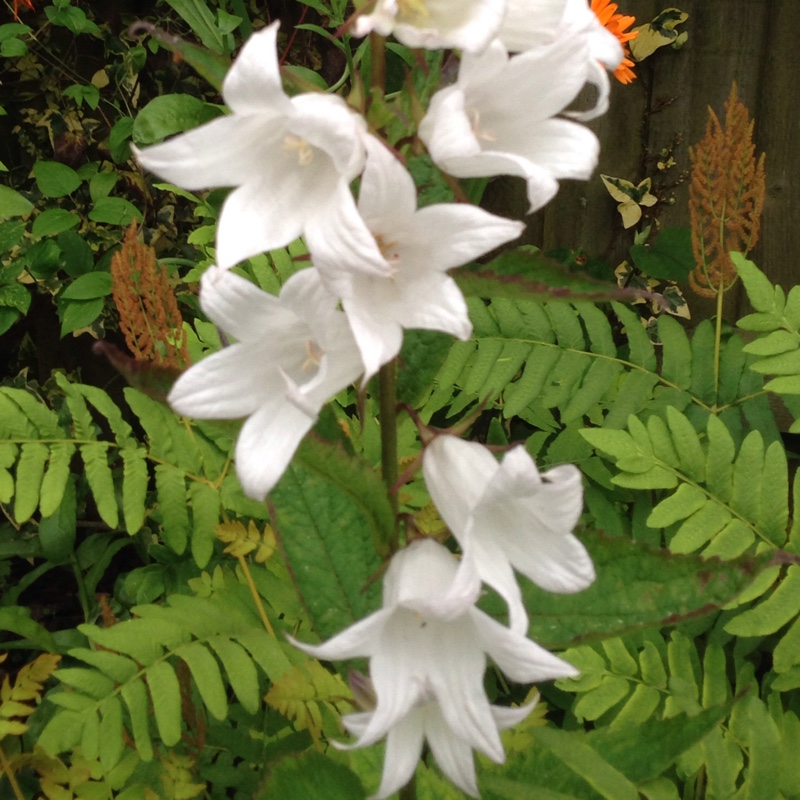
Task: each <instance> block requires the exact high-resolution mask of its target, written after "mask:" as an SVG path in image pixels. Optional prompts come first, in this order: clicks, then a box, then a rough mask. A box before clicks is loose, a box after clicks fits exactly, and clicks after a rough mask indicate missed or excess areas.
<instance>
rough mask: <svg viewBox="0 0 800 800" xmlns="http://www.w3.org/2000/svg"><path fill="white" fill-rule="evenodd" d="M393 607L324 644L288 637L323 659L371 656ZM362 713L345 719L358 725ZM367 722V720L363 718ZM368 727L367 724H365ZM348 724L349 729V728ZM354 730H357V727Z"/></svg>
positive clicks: (309, 652)
mask: <svg viewBox="0 0 800 800" xmlns="http://www.w3.org/2000/svg"><path fill="white" fill-rule="evenodd" d="M392 613H393V609H391V608H382V609H381V610H380V611H376V612H375V613H373V614H370V615H369V616H368V617H365V618H364V619H362V620H359V621H358V622H354V623H353V624H352V625H351V626H350V627H349V628H345V629H344V630H343V631H342V632H341V633H338V634H336V636H334V637H333V638H332V639H328V641H327V642H323V643H322V644H306V643H305V642H300V641H298V640H297V639H295V638H294V637H293V636H290V635H289V634H286V638H287V639H288V640H289V641H290V642H291V643H292V644H293V645H294V646H295V647H298V648H300V650H302V651H303V652H305V653H308V654H309V655H312V656H314V658H318V659H320V660H323V661H338V660H341V659H349V658H360V657H362V656H371V655H372V654H373V653H374V651H375V647H376V645H377V643H378V641H379V638H380V633H381V631H382V630H383V627H384V626H385V625H386V623H387V620H388V619H389V618H390V617H391V615H392ZM360 716H361V715H357V714H353V715H350V717H345V721H347V720H349V719H350V720H352V722H353V725H357V724H358V722H359V720H357V719H355V718H356V717H360ZM365 716H369V715H365ZM361 721H362V722H366V720H361ZM365 727H366V726H365ZM349 729H350V728H349V725H348V730H349ZM353 732H356V731H355V729H354V730H353Z"/></svg>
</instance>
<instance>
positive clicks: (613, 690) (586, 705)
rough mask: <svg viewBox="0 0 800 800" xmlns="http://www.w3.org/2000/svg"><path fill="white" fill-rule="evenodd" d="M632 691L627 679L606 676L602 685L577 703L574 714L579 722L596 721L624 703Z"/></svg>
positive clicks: (587, 693) (583, 696) (584, 695)
mask: <svg viewBox="0 0 800 800" xmlns="http://www.w3.org/2000/svg"><path fill="white" fill-rule="evenodd" d="M630 691H631V684H630V682H629V681H627V680H625V678H621V677H617V676H616V675H605V676H604V677H603V678H602V680H601V681H600V684H599V685H598V686H597V687H596V688H594V689H591V690H590V691H588V692H586V693H585V694H583V695H582V697H581V698H580V700H578V702H577V703H575V706H574V708H573V709H572V710H573V713H574V714H575V716H576V717H577V718H578V720H580V721H583V720H590V721H594V720H597V719H599V718H600V717H602V716H603V714H605V713H606V712H607V711H609V709H611V708H613V707H614V706H615V705H617V704H618V703H620V702H622V700H624V699H625V698H626V697H627V696H628V695H629V694H630Z"/></svg>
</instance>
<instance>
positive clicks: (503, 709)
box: [492, 693, 539, 731]
mask: <svg viewBox="0 0 800 800" xmlns="http://www.w3.org/2000/svg"><path fill="white" fill-rule="evenodd" d="M538 704H539V694H538V693H537V695H536V698H535V699H534V700H533V701H532V702H530V703H527V704H526V705H524V706H519V707H518V708H510V707H508V706H492V718H493V719H494V721H495V724H496V725H497V728H498V730H501V731H504V730H506V729H507V728H513V727H514V726H515V725H519V723H520V722H522V720H524V719H525V717H527V716H528V714H530V713H531V711H533V709H534V708H536V706H537V705H538Z"/></svg>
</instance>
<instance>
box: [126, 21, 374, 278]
mask: <svg viewBox="0 0 800 800" xmlns="http://www.w3.org/2000/svg"><path fill="white" fill-rule="evenodd" d="M277 32H278V23H277V22H276V23H273V24H272V25H270V26H269V27H267V28H265V29H264V30H263V31H260V32H259V33H256V34H254V35H253V36H251V37H250V39H249V40H248V41H247V43H246V44H245V46H244V47H243V48H242V51H241V53H240V54H239V56H238V58H237V59H236V61H234V63H233V66H232V67H231V69H230V70H229V72H228V74H227V75H226V76H225V81H224V83H223V85H222V95H223V97H224V99H225V102H226V103H227V104H228V106H229V107H230V109H231V110H232V112H233V113H232V114H231V115H229V116H225V117H220V118H218V119H215V120H212V121H211V122H208V123H206V124H205V125H202V126H200V127H199V128H196V129H195V130H192V131H188V132H187V133H183V134H180V135H179V136H176V137H174V138H173V139H170V140H169V141H167V142H164V143H163V144H158V145H154V146H153V147H148V148H145V149H144V150H138V151H136V157H137V158H138V160H139V161H140V163H141V164H142V165H143V166H145V167H147V169H149V170H151V171H153V172H155V173H156V174H157V175H160V176H161V177H162V178H165V179H166V180H168V181H171V182H172V183H174V184H176V185H178V186H182V187H183V188H184V189H208V188H212V187H217V186H234V187H236V188H235V189H234V190H233V191H232V192H231V194H230V195H229V196H228V198H227V199H226V200H225V204H224V205H223V207H222V213H221V216H220V219H219V225H218V228H217V263H218V265H219V266H221V267H230V266H233V265H234V264H236V263H237V262H239V261H242V260H244V259H245V258H249V257H250V256H253V255H256V254H257V253H261V252H264V251H268V250H273V249H275V248H279V247H284V246H286V245H287V244H289V243H290V242H292V241H293V240H294V239H296V238H298V237H299V236H301V235H304V236H305V238H306V243H307V245H308V247H309V250H310V251H311V252H312V253H314V252H315V251H317V250H318V251H319V252H321V253H329V254H330V255H331V257H333V256H338V257H340V258H341V259H342V260H343V261H344V260H345V259H347V263H348V264H349V266H350V268H351V269H362V270H367V271H370V270H371V271H378V272H385V271H387V270H388V266H387V265H386V263H385V262H384V260H383V259H382V258H381V255H380V252H379V251H378V250H377V248H376V246H375V240H374V239H373V238H372V236H370V234H369V232H368V231H367V229H366V228H365V226H364V223H363V221H362V220H361V217H360V216H359V214H358V212H357V211H356V207H355V201H354V199H353V196H352V194H351V192H350V187H349V184H350V182H351V181H352V180H353V179H354V178H355V177H356V176H358V175H359V174H360V173H361V170H362V169H363V167H364V160H365V157H366V155H365V151H364V145H363V141H362V137H363V135H364V131H365V130H366V124H365V122H364V120H363V119H362V118H361V117H359V116H357V115H356V114H354V113H353V112H352V111H350V109H348V107H347V105H346V103H345V102H344V101H343V100H342V99H341V98H340V97H336V96H334V95H327V94H321V93H320V94H301V95H298V96H296V97H293V98H289V97H288V96H287V95H286V94H285V93H284V91H283V88H282V86H281V79H280V71H279V66H278V60H277V56H276V51H275V39H276V36H277Z"/></svg>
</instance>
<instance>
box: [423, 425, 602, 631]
mask: <svg viewBox="0 0 800 800" xmlns="http://www.w3.org/2000/svg"><path fill="white" fill-rule="evenodd" d="M422 469H423V474H424V476H425V483H426V485H427V487H428V491H429V492H430V495H431V499H432V500H433V502H434V503H435V505H436V507H437V508H438V510H439V513H440V514H441V515H442V519H443V520H444V521H445V522H446V523H447V526H448V527H449V528H450V531H451V533H452V534H453V536H454V537H455V538H456V539H457V541H458V543H459V544H460V545H461V547H462V548H463V550H464V555H465V559H469V560H470V561H471V562H472V563H473V564H475V566H476V568H477V570H478V573H479V574H480V577H481V579H482V580H484V581H485V582H486V583H487V584H489V586H492V587H493V588H494V589H496V590H497V592H498V593H499V594H500V595H501V596H502V597H503V599H504V600H505V601H506V602H507V603H508V607H509V617H510V622H511V627H512V629H513V630H516V631H519V632H525V631H527V629H528V616H527V613H526V611H525V607H524V606H523V604H522V596H521V593H520V589H519V586H518V584H517V581H516V579H515V577H514V569H516V570H518V571H519V572H521V573H522V574H523V575H525V576H527V577H528V578H530V579H531V580H532V581H533V582H534V583H536V584H537V585H538V586H541V587H542V588H543V589H545V590H547V591H549V592H564V593H570V592H579V591H581V590H582V589H585V588H586V587H587V586H589V585H590V584H591V583H592V582H593V581H594V577H595V573H594V566H593V564H592V560H591V558H590V556H589V554H588V553H587V552H586V548H585V547H584V546H583V545H582V544H581V543H580V541H579V540H578V539H577V538H576V537H575V536H574V535H573V534H572V529H573V528H574V527H575V525H576V523H577V521H578V518H579V517H580V514H581V511H582V510H583V488H582V485H581V473H580V471H579V470H578V469H577V467H575V466H573V465H571V464H565V465H564V466H560V467H555V468H554V469H551V470H550V471H548V472H545V473H544V474H541V475H540V474H539V471H538V470H537V469H536V464H534V462H533V459H532V458H531V457H530V455H528V453H527V451H526V450H525V448H524V447H522V446H518V447H514V448H513V449H511V450H509V451H508V453H506V455H505V458H504V459H503V462H502V464H499V463H498V462H497V460H496V459H495V457H494V456H493V455H492V454H491V453H490V452H489V451H488V450H487V449H486V448H485V447H484V446H483V445H481V444H479V443H477V442H467V441H464V440H463V439H459V438H457V437H455V436H447V435H444V436H437V437H436V438H435V439H434V440H433V441H432V442H431V443H430V444H429V445H428V446H427V447H426V448H425V453H424V456H423V459H422Z"/></svg>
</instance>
